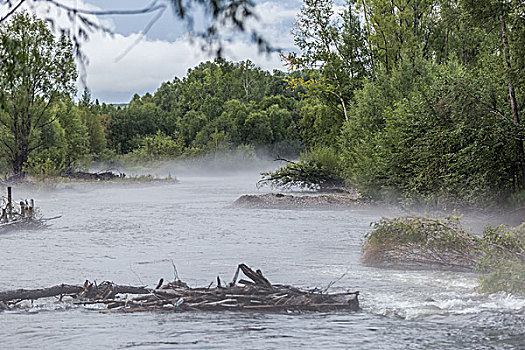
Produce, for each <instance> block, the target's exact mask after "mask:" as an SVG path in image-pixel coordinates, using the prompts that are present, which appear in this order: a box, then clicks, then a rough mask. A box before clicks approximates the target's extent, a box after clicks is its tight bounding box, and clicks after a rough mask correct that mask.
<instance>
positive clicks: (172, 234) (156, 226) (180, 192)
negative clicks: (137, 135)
mask: <svg viewBox="0 0 525 350" xmlns="http://www.w3.org/2000/svg"><path fill="white" fill-rule="evenodd" d="M179 180H180V183H177V184H147V183H146V184H140V185H138V184H88V183H86V184H71V185H69V186H68V187H67V188H65V189H60V190H56V191H43V192H38V193H35V192H34V191H30V190H27V189H26V190H24V189H15V190H14V191H15V198H17V199H18V198H19V197H24V198H25V197H35V198H37V199H38V202H37V205H38V206H40V207H41V208H42V211H43V213H44V214H45V216H46V217H53V216H57V215H61V216H62V217H61V218H60V219H58V220H55V221H53V226H52V227H50V228H48V229H46V230H41V231H31V232H11V233H7V234H3V235H0V290H6V289H14V288H22V287H23V288H37V287H46V286H51V285H54V284H58V283H70V284H81V283H83V281H84V280H85V279H89V280H96V281H102V280H112V281H114V282H116V283H119V284H133V285H149V286H154V285H156V283H157V281H158V280H159V279H160V278H161V277H163V278H164V279H165V280H171V279H173V276H174V270H173V267H172V262H173V263H174V264H175V265H176V267H177V271H178V274H179V276H180V277H181V279H183V280H184V281H185V282H187V283H188V284H189V285H190V286H205V285H208V284H209V283H210V282H211V281H213V280H214V279H215V278H216V276H217V275H220V276H221V278H222V279H223V280H229V279H230V278H231V277H232V275H233V272H234V270H235V268H236V266H237V264H239V263H241V262H244V263H246V264H248V265H250V266H252V267H257V268H261V269H262V270H263V272H264V274H265V275H266V276H267V277H268V279H269V280H270V281H271V282H275V283H284V284H292V285H296V286H300V287H305V288H313V287H319V288H326V287H327V286H328V285H329V284H330V282H331V281H337V282H336V283H335V284H334V285H333V286H332V287H331V290H332V291H341V290H351V291H355V290H359V291H360V292H361V296H360V301H361V306H362V311H360V312H356V313H347V312H331V313H304V314H295V313H292V314H267V313H241V312H224V313H209V312H194V313H182V314H181V313H135V314H101V313H99V312H98V311H97V308H96V307H80V306H73V305H71V304H69V303H61V302H58V301H55V300H49V299H48V300H46V301H38V302H35V303H34V304H32V305H31V303H29V302H26V303H23V304H22V305H21V306H22V307H21V308H19V309H17V310H16V311H7V312H0V348H1V349H19V348H43V349H71V348H76V349H86V348H89V349H99V348H103V349H121V348H130V349H173V348H180V349H223V348H224V349H226V348H227V349H236V348H243V349H287V348H303V349H519V348H524V347H525V334H524V332H525V298H522V297H517V296H512V295H508V294H504V293H500V294H492V295H482V294H478V293H477V292H476V289H475V288H476V285H477V276H476V275H475V274H471V273H452V272H429V271H423V272H422V271H401V270H383V269H376V268H370V267H365V266H363V265H361V263H360V261H359V257H360V243H361V241H362V239H363V236H364V234H365V233H366V232H367V231H368V230H369V229H370V226H369V224H370V222H372V221H375V220H377V219H379V218H380V217H381V216H387V215H390V214H392V213H388V212H381V211H380V210H371V209H348V210H337V211H336V210H250V209H231V208H228V205H229V204H231V203H232V202H233V201H234V200H235V199H236V198H238V197H239V196H240V195H243V194H247V193H258V192H260V191H258V190H257V189H256V187H255V183H256V181H257V180H258V174H257V173H256V172H253V173H250V174H244V175H242V176H240V175H238V176H221V175H217V176H213V174H208V175H207V176H192V175H190V174H187V175H183V176H181V177H180V178H179Z"/></svg>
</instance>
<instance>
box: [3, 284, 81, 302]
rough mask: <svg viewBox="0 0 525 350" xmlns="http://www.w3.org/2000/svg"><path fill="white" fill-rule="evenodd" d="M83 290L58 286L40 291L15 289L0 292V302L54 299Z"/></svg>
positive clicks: (77, 287)
mask: <svg viewBox="0 0 525 350" xmlns="http://www.w3.org/2000/svg"><path fill="white" fill-rule="evenodd" d="M83 290H84V287H82V286H75V285H69V284H59V285H56V286H53V287H49V288H41V289H16V290H8V291H5V292H0V301H4V302H7V301H12V300H36V299H40V298H49V297H55V296H58V295H64V294H77V293H80V292H82V291H83Z"/></svg>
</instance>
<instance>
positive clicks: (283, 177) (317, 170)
mask: <svg viewBox="0 0 525 350" xmlns="http://www.w3.org/2000/svg"><path fill="white" fill-rule="evenodd" d="M261 175H262V179H261V181H259V183H258V185H259V186H264V185H271V186H274V187H282V188H285V189H290V188H292V187H300V188H306V189H312V190H319V191H327V190H334V189H337V188H341V187H344V185H345V184H344V180H343V177H342V176H341V170H340V157H339V155H338V154H337V153H336V151H335V150H334V149H333V148H330V147H319V148H317V149H314V150H312V151H311V152H306V153H302V154H301V156H300V159H299V161H298V162H292V161H287V163H286V165H284V166H282V167H280V168H279V169H277V170H275V171H273V172H266V173H262V174H261Z"/></svg>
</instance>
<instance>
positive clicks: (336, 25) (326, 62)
mask: <svg viewBox="0 0 525 350" xmlns="http://www.w3.org/2000/svg"><path fill="white" fill-rule="evenodd" d="M355 11H356V8H355V5H354V1H348V2H347V4H346V7H345V8H344V10H343V11H340V12H336V11H335V10H334V2H333V0H305V2H304V5H303V7H302V8H301V11H300V13H299V14H298V16H297V20H296V22H295V25H294V28H293V30H292V34H293V35H294V41H295V44H296V45H297V46H298V47H299V49H301V51H302V52H301V54H300V55H298V54H295V53H291V54H290V55H288V56H287V57H286V60H287V62H288V64H289V65H290V67H291V68H300V69H316V70H318V71H319V74H320V76H319V77H318V78H313V76H312V77H309V79H306V80H304V79H302V78H295V79H294V78H293V77H292V78H290V79H289V80H290V83H291V85H292V86H293V87H299V86H301V87H303V88H306V89H307V90H308V91H309V92H311V93H313V95H316V96H324V98H325V100H326V101H327V102H328V103H329V104H330V103H331V104H332V105H336V106H339V108H340V109H341V111H342V114H343V116H344V120H346V121H347V120H348V103H349V101H350V100H351V99H352V97H353V92H354V90H355V89H356V88H358V87H359V86H360V84H361V83H362V80H363V78H364V77H366V76H367V68H368V67H369V53H368V49H367V46H366V43H365V38H364V32H363V29H362V28H361V25H360V21H359V19H358V15H357V13H356V12H355ZM334 102H335V103H334Z"/></svg>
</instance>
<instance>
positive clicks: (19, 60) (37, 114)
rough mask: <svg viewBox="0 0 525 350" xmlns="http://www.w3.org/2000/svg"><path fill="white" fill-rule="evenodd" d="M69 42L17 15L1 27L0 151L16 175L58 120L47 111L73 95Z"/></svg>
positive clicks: (73, 72)
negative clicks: (63, 98)
mask: <svg viewBox="0 0 525 350" xmlns="http://www.w3.org/2000/svg"><path fill="white" fill-rule="evenodd" d="M76 77H77V72H76V66H75V61H74V58H73V54H72V44H71V42H70V40H69V39H68V38H67V37H65V36H62V37H60V38H58V39H56V38H55V37H54V36H53V34H52V33H51V31H50V30H49V29H48V28H47V26H46V24H45V22H44V21H42V20H40V19H37V18H36V17H31V16H30V15H28V14H26V13H21V14H17V15H16V16H14V17H13V18H12V20H11V21H9V22H4V23H2V26H1V27H0V129H1V130H0V135H2V137H1V139H0V152H1V153H2V154H3V155H4V156H5V157H7V158H8V160H9V163H10V164H11V166H12V170H13V172H14V173H15V174H16V175H21V174H23V172H24V166H25V165H26V163H27V160H28V158H29V155H30V154H31V153H32V152H33V151H35V150H36V149H38V148H40V147H42V145H43V142H42V140H41V138H40V134H41V131H42V129H43V128H45V127H46V126H48V125H50V124H52V123H53V122H54V121H55V120H56V118H57V116H56V114H55V115H54V114H53V109H52V108H51V107H52V106H53V104H54V103H55V102H56V101H57V100H59V99H60V97H61V96H64V95H70V94H71V93H72V92H73V91H74V83H75V80H76Z"/></svg>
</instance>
